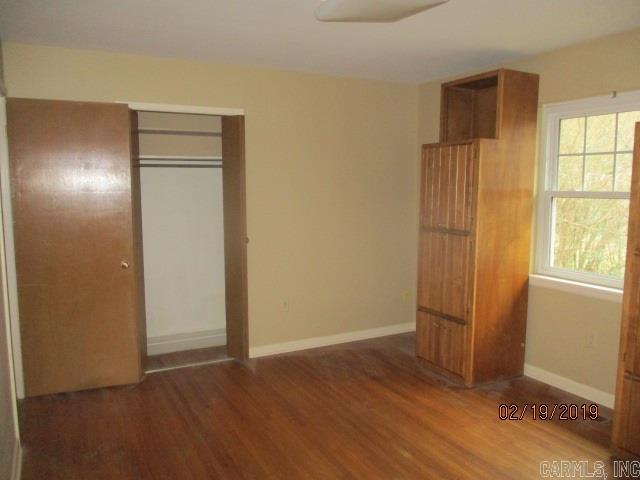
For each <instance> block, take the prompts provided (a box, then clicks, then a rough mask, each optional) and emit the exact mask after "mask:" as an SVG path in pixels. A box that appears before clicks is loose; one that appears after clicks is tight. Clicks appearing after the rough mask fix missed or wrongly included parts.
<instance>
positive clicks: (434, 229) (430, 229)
mask: <svg viewBox="0 0 640 480" xmlns="http://www.w3.org/2000/svg"><path fill="white" fill-rule="evenodd" d="M420 228H421V229H422V230H423V231H425V232H438V233H448V234H449V235H458V236H461V237H468V236H469V235H470V234H471V232H469V231H468V230H455V229H450V228H444V227H425V226H424V225H422V226H421V227H420Z"/></svg>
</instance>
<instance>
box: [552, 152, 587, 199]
mask: <svg viewBox="0 0 640 480" xmlns="http://www.w3.org/2000/svg"><path fill="white" fill-rule="evenodd" d="M582 161H583V159H582V156H575V155H572V156H569V157H563V156H560V157H558V190H563V191H575V190H582Z"/></svg>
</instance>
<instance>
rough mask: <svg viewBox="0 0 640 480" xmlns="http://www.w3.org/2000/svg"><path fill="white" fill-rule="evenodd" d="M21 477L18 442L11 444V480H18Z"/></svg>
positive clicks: (20, 452) (19, 446) (20, 447)
mask: <svg viewBox="0 0 640 480" xmlns="http://www.w3.org/2000/svg"><path fill="white" fill-rule="evenodd" d="M21 476H22V445H20V440H19V439H17V438H16V439H15V441H14V442H13V466H12V467H11V480H20V477H21Z"/></svg>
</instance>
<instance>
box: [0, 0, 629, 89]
mask: <svg viewBox="0 0 640 480" xmlns="http://www.w3.org/2000/svg"><path fill="white" fill-rule="evenodd" d="M319 3H320V0H226V1H225V0H182V1H178V0H56V1H51V0H0V37H1V38H2V39H3V40H4V41H16V42H25V43H37V44H47V45H59V46H67V47H79V48H89V49H99V50H109V51H119V52H129V53H140V54H149V55H159V56H165V57H183V58H194V59H201V60H209V61H215V62H222V63H229V64H236V65H247V66H264V67H272V68H279V69H289V70H300V71H306V72H316V73H324V74H332V75H348V76H355V77H363V78H371V79H380V80H393V81H400V82H408V83H419V82H422V81H426V80H431V79H437V78H442V77H446V76H451V75H456V74H459V73H462V72H466V71H469V70H474V69H480V68H486V67H490V66H495V65H496V64H500V63H502V62H505V61H509V60H513V59H516V58H519V57H523V56H526V55H531V54H534V53H538V52H542V51H546V50H552V49H555V48H559V47H562V46H565V45H570V44H573V43H579V42H582V41H586V40H589V39H592V38H597V37H601V36H604V35H608V34H612V33H616V32H622V31H625V30H631V29H634V28H638V27H640V0H451V1H450V2H449V3H446V4H444V5H441V6H439V7H436V8H434V9H433V10H428V11H426V12H423V13H420V14H418V15H416V16H414V17H410V18H406V19H404V20H400V21H398V22H396V23H389V24H362V23H320V22H318V21H317V20H316V19H315V17H314V15H313V11H314V9H315V7H316V6H317V5H318V4H319Z"/></svg>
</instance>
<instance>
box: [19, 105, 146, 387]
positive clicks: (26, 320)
mask: <svg viewBox="0 0 640 480" xmlns="http://www.w3.org/2000/svg"><path fill="white" fill-rule="evenodd" d="M7 121H8V137H9V157H10V167H11V186H12V206H13V220H14V240H15V250H16V270H17V282H18V297H19V310H20V325H21V327H20V330H21V338H22V353H23V365H24V379H25V389H26V394H27V395H30V396H32V395H42V394H49V393H55V392H65V391H73V390H80V389H87V388H95V387H103V386H107V385H116V384H126V383H132V382H137V381H139V380H140V377H141V365H142V359H141V352H142V348H141V345H143V342H144V340H145V339H144V338H140V337H141V332H142V328H141V322H144V318H140V317H141V313H140V310H139V308H140V306H141V305H140V302H141V298H140V294H139V291H138V285H137V279H138V278H139V271H138V269H139V268H140V267H141V266H142V262H141V259H138V258H137V257H136V243H135V235H134V215H133V200H132V175H131V166H132V162H131V148H132V145H131V136H130V118H129V110H128V107H127V106H126V105H117V104H102V103H81V102H67V101H46V100H25V99H10V100H9V101H8V106H7Z"/></svg>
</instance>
